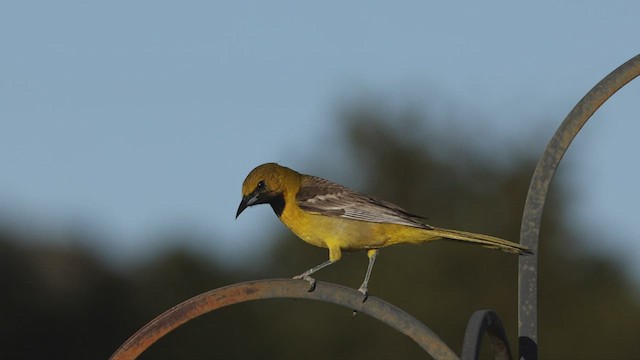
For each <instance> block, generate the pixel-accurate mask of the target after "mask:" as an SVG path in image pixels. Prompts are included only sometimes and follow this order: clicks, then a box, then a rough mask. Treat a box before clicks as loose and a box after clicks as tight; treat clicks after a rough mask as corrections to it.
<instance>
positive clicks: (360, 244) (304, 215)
mask: <svg viewBox="0 0 640 360" xmlns="http://www.w3.org/2000/svg"><path fill="white" fill-rule="evenodd" d="M265 203H266V204H269V205H271V208H272V209H273V211H274V212H275V213H276V215H277V216H278V218H279V219H280V221H282V223H284V224H285V225H286V226H287V227H288V228H289V229H290V230H291V231H293V233H294V234H296V235H297V236H298V237H300V238H301V239H302V240H304V241H306V242H307V243H309V244H311V245H315V246H319V247H323V248H327V249H329V260H327V261H325V262H323V263H322V264H319V265H317V266H314V267H312V268H311V269H309V270H307V271H305V272H303V273H302V274H300V275H298V276H295V277H294V279H304V280H306V281H308V282H309V283H310V284H311V288H310V289H309V291H313V289H314V288H315V279H313V278H312V277H311V274H313V273H315V272H316V271H318V270H320V269H322V268H324V267H327V266H329V265H331V264H333V263H335V262H336V261H338V260H340V258H341V257H342V251H355V250H367V256H368V257H369V266H368V267H367V272H366V275H365V277H364V281H363V283H362V285H361V286H360V288H359V289H358V291H360V292H361V293H363V294H364V295H365V299H366V296H367V286H368V283H369V277H370V276H371V269H373V263H374V262H375V260H376V256H377V255H378V249H380V248H383V247H387V246H391V245H396V244H407V243H411V244H418V243H423V242H427V241H431V240H438V239H447V240H455V241H464V242H469V243H473V244H479V245H481V246H484V247H488V248H493V249H499V250H502V251H506V252H510V253H516V254H520V255H525V254H532V252H531V251H530V250H529V249H527V248H526V247H524V246H521V245H519V244H516V243H512V242H510V241H506V240H502V239H499V238H496V237H493V236H488V235H482V234H474V233H469V232H464V231H457V230H447V229H441V228H437V227H433V226H430V225H427V224H425V223H424V222H423V221H422V220H423V219H424V218H422V217H420V216H418V215H413V214H411V213H409V212H407V211H406V210H404V209H402V208H401V207H399V206H397V205H394V204H392V203H389V202H386V201H383V200H380V199H377V198H375V197H373V196H370V195H366V194H362V193H359V192H356V191H353V190H350V189H348V188H346V187H344V186H342V185H339V184H336V183H334V182H331V181H329V180H325V179H322V178H319V177H316V176H311V175H304V174H300V173H298V172H296V171H294V170H291V169H289V168H286V167H284V166H280V165H278V164H275V163H267V164H263V165H260V166H258V167H256V168H255V169H253V170H251V172H250V173H249V175H247V178H246V179H245V180H244V183H243V184H242V201H241V202H240V206H239V207H238V212H237V213H236V218H237V217H238V216H239V215H240V213H242V211H244V209H246V208H247V207H249V206H252V205H258V204H265Z"/></svg>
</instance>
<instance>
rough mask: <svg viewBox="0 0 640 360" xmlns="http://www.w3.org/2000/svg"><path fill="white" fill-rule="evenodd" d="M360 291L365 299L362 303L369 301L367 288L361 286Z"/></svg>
mask: <svg viewBox="0 0 640 360" xmlns="http://www.w3.org/2000/svg"><path fill="white" fill-rule="evenodd" d="M358 291H359V292H361V293H362V295H364V298H363V299H362V302H365V301H367V299H368V298H369V291H367V288H365V287H362V286H361V287H360V288H359V289H358Z"/></svg>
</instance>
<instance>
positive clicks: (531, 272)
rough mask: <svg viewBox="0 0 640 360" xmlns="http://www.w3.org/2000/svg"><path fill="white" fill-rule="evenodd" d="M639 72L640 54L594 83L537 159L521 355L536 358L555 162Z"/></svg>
mask: <svg viewBox="0 0 640 360" xmlns="http://www.w3.org/2000/svg"><path fill="white" fill-rule="evenodd" d="M638 75H640V55H637V56H635V57H633V58H632V59H631V60H629V61H627V62H626V63H624V64H622V65H621V66H620V67H618V68H617V69H615V70H614V71H613V72H611V73H610V74H609V75H607V76H606V77H605V78H604V79H602V81H600V82H599V83H598V84H597V85H596V86H594V87H593V88H592V89H591V90H590V91H589V92H588V93H587V94H586V95H585V96H584V97H583V98H582V100H580V102H578V104H577V105H576V106H575V107H574V108H573V110H571V112H570V113H569V115H567V117H566V118H565V119H564V121H563V122H562V124H561V125H560V127H559V128H558V130H557V131H556V133H555V134H554V135H553V137H552V138H551V140H550V141H549V144H548V145H547V147H546V149H545V151H544V153H543V154H542V156H541V157H540V160H539V161H538V165H537V166H536V169H535V172H534V174H533V178H532V179H531V184H530V185H529V192H528V194H527V200H526V202H525V206H524V212H523V215H522V227H521V230H520V244H522V245H525V246H527V247H529V249H531V250H533V251H534V252H535V255H533V256H522V257H520V260H519V264H518V344H519V351H520V358H521V359H525V360H535V359H537V358H538V318H537V316H538V313H537V311H538V298H537V292H538V284H537V281H538V255H537V254H538V240H539V237H540V223H541V220H542V210H543V208H544V203H545V200H546V197H547V192H548V190H549V184H550V183H551V180H552V179H553V175H554V174H555V172H556V169H557V167H558V164H559V163H560V160H562V157H563V156H564V154H565V152H566V151H567V148H568V147H569V145H570V144H571V141H572V140H573V139H574V138H575V136H576V135H577V134H578V132H579V131H580V129H581V128H582V126H583V125H584V124H585V123H586V122H587V120H589V118H590V117H591V115H593V113H594V112H595V111H596V110H597V109H598V108H599V107H600V106H601V105H602V104H603V103H604V102H605V101H606V100H607V99H608V98H609V97H611V95H613V94H614V93H615V92H616V91H618V90H619V89H620V88H622V87H623V86H624V85H626V84H627V83H628V82H629V81H631V80H633V79H634V78H635V77H637V76H638Z"/></svg>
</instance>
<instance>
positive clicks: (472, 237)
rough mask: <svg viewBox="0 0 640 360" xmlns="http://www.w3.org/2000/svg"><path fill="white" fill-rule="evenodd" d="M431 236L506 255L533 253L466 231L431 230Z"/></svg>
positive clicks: (505, 242) (494, 238)
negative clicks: (476, 245) (479, 246)
mask: <svg viewBox="0 0 640 360" xmlns="http://www.w3.org/2000/svg"><path fill="white" fill-rule="evenodd" d="M432 234H433V235H436V236H440V237H442V238H444V239H448V240H455V241H464V242H469V243H474V244H478V245H481V246H484V247H486V248H490V249H498V250H502V251H505V252H508V253H514V254H519V255H532V254H533V251H531V250H529V249H528V248H527V247H525V246H522V245H520V244H517V243H514V242H511V241H507V240H503V239H500V238H497V237H493V236H489V235H483V234H475V233H470V232H466V231H458V230H448V229H440V228H433V229H432Z"/></svg>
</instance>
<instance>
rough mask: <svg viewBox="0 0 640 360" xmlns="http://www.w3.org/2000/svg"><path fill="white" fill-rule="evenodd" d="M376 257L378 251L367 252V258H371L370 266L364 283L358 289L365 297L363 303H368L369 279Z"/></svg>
mask: <svg viewBox="0 0 640 360" xmlns="http://www.w3.org/2000/svg"><path fill="white" fill-rule="evenodd" d="M376 256H378V249H371V250H369V251H367V257H369V266H367V274H366V275H365V276H364V281H363V282H362V285H360V288H359V289H358V291H360V292H361V293H362V294H363V295H364V299H362V302H365V301H367V297H368V296H369V292H368V285H369V277H371V270H373V263H375V262H376Z"/></svg>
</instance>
